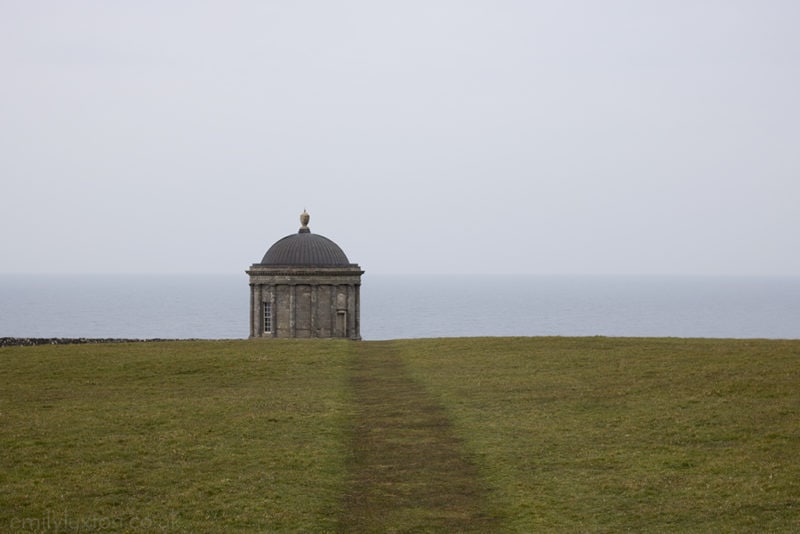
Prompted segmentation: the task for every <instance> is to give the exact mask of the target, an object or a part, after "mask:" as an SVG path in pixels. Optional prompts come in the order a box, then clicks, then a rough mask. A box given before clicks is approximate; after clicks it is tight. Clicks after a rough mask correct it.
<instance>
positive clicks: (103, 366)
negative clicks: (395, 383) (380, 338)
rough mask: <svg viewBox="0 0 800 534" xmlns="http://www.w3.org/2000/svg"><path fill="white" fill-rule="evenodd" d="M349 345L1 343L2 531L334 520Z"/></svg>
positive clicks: (270, 526)
mask: <svg viewBox="0 0 800 534" xmlns="http://www.w3.org/2000/svg"><path fill="white" fill-rule="evenodd" d="M348 345H349V344H348V343H346V342H340V343H337V342H327V343H303V342H278V343H269V344H266V343H259V342H252V343H250V342H244V341H242V342H171V343H153V344H149V343H147V344H131V345H69V346H57V347H35V348H34V347H31V348H28V347H24V348H14V349H2V350H0V358H2V393H1V394H0V395H1V396H0V399H1V400H0V425H2V437H0V531H6V530H11V531H13V530H17V529H15V528H12V527H15V526H16V527H22V526H25V525H27V526H29V527H35V526H36V525H37V523H36V521H39V522H40V523H39V524H40V526H45V524H46V523H47V522H48V521H49V523H47V524H49V526H50V528H48V529H43V530H47V531H51V532H52V531H55V530H56V529H57V525H56V524H55V521H69V522H70V524H71V526H72V527H73V528H74V527H76V526H77V527H80V528H79V530H81V531H86V530H113V531H125V530H134V531H136V530H138V531H152V530H156V531H158V530H162V529H163V530H165V531H169V532H174V531H185V532H221V531H227V532H231V531H241V532H254V531H275V530H298V531H299V530H314V529H325V528H326V527H328V528H332V527H333V525H334V524H335V520H336V515H335V514H333V517H331V511H332V510H335V509H336V507H337V506H338V504H339V499H340V493H341V490H342V488H341V484H342V482H343V481H342V478H343V477H342V475H343V469H344V468H343V466H344V459H345V457H346V454H347V451H346V450H345V449H344V446H345V445H346V436H345V426H346V425H345V419H344V413H345V410H344V408H345V403H346V402H347V399H346V395H347V390H346V387H345V386H344V384H345V380H346V378H345V370H346V366H345V362H346V359H347V350H348ZM24 521H27V523H23V522H24ZM105 527H108V528H105ZM147 527H152V528H147ZM29 530H35V529H34V528H30V529H29ZM63 530H64V529H63V526H62V527H61V528H60V529H59V531H63ZM74 530H78V529H74Z"/></svg>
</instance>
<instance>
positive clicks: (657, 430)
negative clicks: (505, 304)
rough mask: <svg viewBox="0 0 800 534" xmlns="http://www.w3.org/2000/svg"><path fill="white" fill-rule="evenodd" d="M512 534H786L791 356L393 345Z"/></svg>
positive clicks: (794, 467)
mask: <svg viewBox="0 0 800 534" xmlns="http://www.w3.org/2000/svg"><path fill="white" fill-rule="evenodd" d="M404 349H405V351H406V358H407V360H408V361H409V364H410V366H411V368H412V369H413V371H414V374H415V376H416V377H417V378H418V379H419V380H420V381H421V382H422V383H424V384H425V385H426V386H427V387H428V388H429V390H431V391H434V392H436V393H437V394H438V395H440V398H441V402H442V403H443V404H444V405H445V406H446V407H447V409H448V412H449V414H450V416H451V419H452V420H453V421H454V422H455V425H456V427H457V428H458V429H459V431H460V435H461V436H462V437H463V439H464V440H465V442H466V444H467V447H468V448H469V449H470V450H472V451H473V452H474V454H475V455H476V456H477V457H479V458H480V463H481V465H482V467H483V471H482V472H483V475H484V476H485V477H486V479H487V481H488V483H489V484H490V485H491V486H492V487H494V488H496V489H497V491H496V492H495V493H493V495H494V496H495V502H494V505H495V506H496V507H497V510H498V512H499V513H501V514H502V515H503V516H504V517H505V518H506V525H507V526H508V527H509V528H511V529H512V530H516V531H519V532H523V531H532V530H546V531H590V532H620V531H635V532H644V531H650V532H653V531H661V532H663V531H670V532H689V531H693V532H764V531H773V532H794V531H798V530H800V460H798V459H799V458H800V342H797V341H749V340H684V339H606V338H579V339H575V338H551V339H546V338H539V339H480V340H477V339H476V340H467V339H462V340H419V341H410V342H408V343H406V344H405V346H404Z"/></svg>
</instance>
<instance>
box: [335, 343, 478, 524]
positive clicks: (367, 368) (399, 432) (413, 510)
mask: <svg viewBox="0 0 800 534" xmlns="http://www.w3.org/2000/svg"><path fill="white" fill-rule="evenodd" d="M355 350H356V352H357V356H356V358H355V361H354V364H353V368H352V370H351V387H352V391H353V395H354V400H355V403H356V406H357V412H356V416H355V421H354V428H353V441H352V449H353V450H352V461H351V463H350V485H349V491H348V492H347V495H346V502H345V511H344V516H343V517H342V520H341V531H343V532H409V531H414V532H489V531H492V530H494V529H493V528H492V527H493V522H492V519H491V517H489V516H488V515H487V514H486V513H485V511H484V503H485V499H484V490H483V488H482V487H481V485H480V483H479V481H478V477H477V472H476V469H475V466H474V465H473V464H472V463H471V462H470V461H469V460H468V459H467V458H466V457H465V455H464V452H463V451H462V449H461V443H460V442H459V440H458V439H457V438H456V437H455V436H454V434H453V432H452V428H451V424H450V422H449V421H448V419H447V416H446V414H445V413H444V411H443V409H442V407H441V406H440V405H439V404H438V403H437V402H436V399H434V398H433V397H432V396H431V395H430V394H429V393H428V392H427V391H425V389H424V388H423V387H422V386H420V385H419V384H418V383H416V382H414V380H412V379H411V377H410V376H409V375H408V373H407V371H406V369H405V367H404V364H403V362H402V359H401V357H400V354H399V353H398V351H397V349H396V348H395V347H394V346H393V344H392V342H391V341H387V342H363V343H358V344H357V345H356V347H355Z"/></svg>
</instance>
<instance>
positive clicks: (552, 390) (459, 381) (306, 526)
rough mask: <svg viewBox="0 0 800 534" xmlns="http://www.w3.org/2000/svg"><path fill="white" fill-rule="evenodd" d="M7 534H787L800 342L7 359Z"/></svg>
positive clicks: (799, 461)
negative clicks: (436, 533)
mask: <svg viewBox="0 0 800 534" xmlns="http://www.w3.org/2000/svg"><path fill="white" fill-rule="evenodd" d="M0 432H1V433H0V531H2V532H5V531H9V532H26V531H27V532H70V531H71V532H112V531H113V532H223V531H224V532H259V531H261V532H273V531H284V532H389V531H395V532H407V531H416V532H420V531H441V532H452V531H474V532H488V531H492V532H620V531H631V532H645V531H646V532H797V531H800V341H777V340H776V341H767V340H700V339H636V338H460V339H428V340H397V341H382V342H348V341H330V340H319V341H312V340H309V341H300V340H287V341H275V340H269V341H176V342H158V343H137V344H100V345H62V346H39V347H7V348H0Z"/></svg>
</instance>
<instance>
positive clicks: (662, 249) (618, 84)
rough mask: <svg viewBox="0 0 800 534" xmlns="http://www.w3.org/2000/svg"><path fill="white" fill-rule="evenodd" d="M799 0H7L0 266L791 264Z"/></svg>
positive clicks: (705, 270) (673, 269)
mask: <svg viewBox="0 0 800 534" xmlns="http://www.w3.org/2000/svg"><path fill="white" fill-rule="evenodd" d="M798 21H800V2H797V1H794V0H790V1H777V0H753V1H736V0H718V1H708V0H685V1H683V0H670V1H647V0H630V1H615V0H609V1H603V2H598V1H595V0H586V1H569V0H566V1H565V0H558V1H549V2H536V1H503V0H491V1H488V0H487V1H464V0H461V1H436V0H425V1H409V0H404V1H402V2H380V1H374V0H370V1H366V0H365V1H327V0H326V1H291V2H278V1H251V2H248V1H240V0H233V1H230V0H228V1H224V2H223V1H217V2H196V1H191V2H190V1H185V2H180V1H174V2H164V1H158V2H156V1H136V2H106V1H100V0H98V1H94V2H88V1H87V2H84V1H50V2H47V1H34V0H19V1H9V0H0V68H1V69H2V71H1V72H2V79H3V82H2V84H0V124H2V126H0V179H1V180H2V190H1V191H0V194H1V195H2V202H1V203H0V205H2V208H1V209H0V272H23V273H34V272H35V273H39V272H86V273H95V272H210V273H241V272H242V270H243V269H245V268H246V267H247V266H249V264H250V263H253V262H254V261H258V260H259V259H260V258H261V256H262V255H263V253H264V251H265V250H266V248H267V247H268V246H269V245H270V244H271V243H272V242H274V241H275V240H277V239H278V238H280V237H283V236H284V235H287V234H290V233H293V232H295V231H296V230H297V228H298V226H299V221H298V215H299V213H300V212H301V211H302V210H303V208H307V209H308V211H309V212H310V213H311V224H310V226H311V229H312V231H314V232H317V233H320V234H323V235H326V236H328V237H330V238H332V239H334V240H335V241H336V242H338V243H339V244H340V245H341V246H342V248H343V249H344V250H345V252H346V253H347V254H348V256H349V257H350V259H351V261H356V262H358V263H360V264H361V266H362V267H364V268H365V269H366V270H367V272H368V274H370V273H372V274H374V273H532V274H539V273H541V274H561V273H563V274H575V273H581V274H584V273H585V274H605V273H617V274H661V273H674V274H789V275H800V246H798V233H799V232H798V231H799V230H800V209H798V207H797V204H798V200H799V199H800V105H798V99H799V98H800V97H799V96H798V95H800V31H798V29H797V27H798V26H797V25H798Z"/></svg>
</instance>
